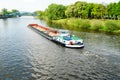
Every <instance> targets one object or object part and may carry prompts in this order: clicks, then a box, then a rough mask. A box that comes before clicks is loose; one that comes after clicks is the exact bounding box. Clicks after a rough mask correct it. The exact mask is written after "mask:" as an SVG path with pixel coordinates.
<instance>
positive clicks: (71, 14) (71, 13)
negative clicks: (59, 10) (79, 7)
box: [65, 5, 74, 18]
mask: <svg viewBox="0 0 120 80" xmlns="http://www.w3.org/2000/svg"><path fill="white" fill-rule="evenodd" d="M65 15H66V16H67V18H70V17H74V5H69V6H67V9H66V11H65Z"/></svg>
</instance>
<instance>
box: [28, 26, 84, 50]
mask: <svg viewBox="0 0 120 80" xmlns="http://www.w3.org/2000/svg"><path fill="white" fill-rule="evenodd" d="M28 27H30V28H32V29H33V30H35V31H37V32H38V33H40V35H42V36H44V37H45V38H47V39H49V40H51V41H53V42H56V43H59V44H62V45H63V46H65V47H69V48H83V47H84V44H83V40H82V39H80V38H78V37H77V36H75V35H70V32H69V31H68V30H55V29H52V28H49V27H44V26H41V25H38V24H29V25H28Z"/></svg>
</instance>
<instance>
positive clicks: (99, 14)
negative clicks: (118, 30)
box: [91, 4, 106, 19]
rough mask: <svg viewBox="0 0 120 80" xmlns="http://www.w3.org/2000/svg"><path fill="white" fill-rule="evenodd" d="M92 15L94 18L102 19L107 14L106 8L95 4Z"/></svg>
mask: <svg viewBox="0 0 120 80" xmlns="http://www.w3.org/2000/svg"><path fill="white" fill-rule="evenodd" d="M91 14H92V16H93V17H94V18H97V19H101V18H103V17H104V15H105V14H106V8H105V6H104V5H102V4H94V7H93V9H92V12H91Z"/></svg>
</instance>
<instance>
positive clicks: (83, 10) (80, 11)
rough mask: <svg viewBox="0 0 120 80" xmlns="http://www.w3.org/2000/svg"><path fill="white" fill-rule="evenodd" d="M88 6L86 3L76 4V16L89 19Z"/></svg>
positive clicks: (78, 2)
mask: <svg viewBox="0 0 120 80" xmlns="http://www.w3.org/2000/svg"><path fill="white" fill-rule="evenodd" d="M87 5H88V4H87V3H86V2H81V1H77V2H76V3H75V4H74V8H75V9H74V15H75V16H76V17H80V18H87V17H88V11H87Z"/></svg>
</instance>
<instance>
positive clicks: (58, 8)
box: [45, 4, 66, 20]
mask: <svg viewBox="0 0 120 80" xmlns="http://www.w3.org/2000/svg"><path fill="white" fill-rule="evenodd" d="M65 10H66V7H65V6H63V5H59V4H51V5H49V6H48V9H46V11H45V13H46V15H47V17H48V19H50V20H57V19H62V18H65V17H66V16H65Z"/></svg>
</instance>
